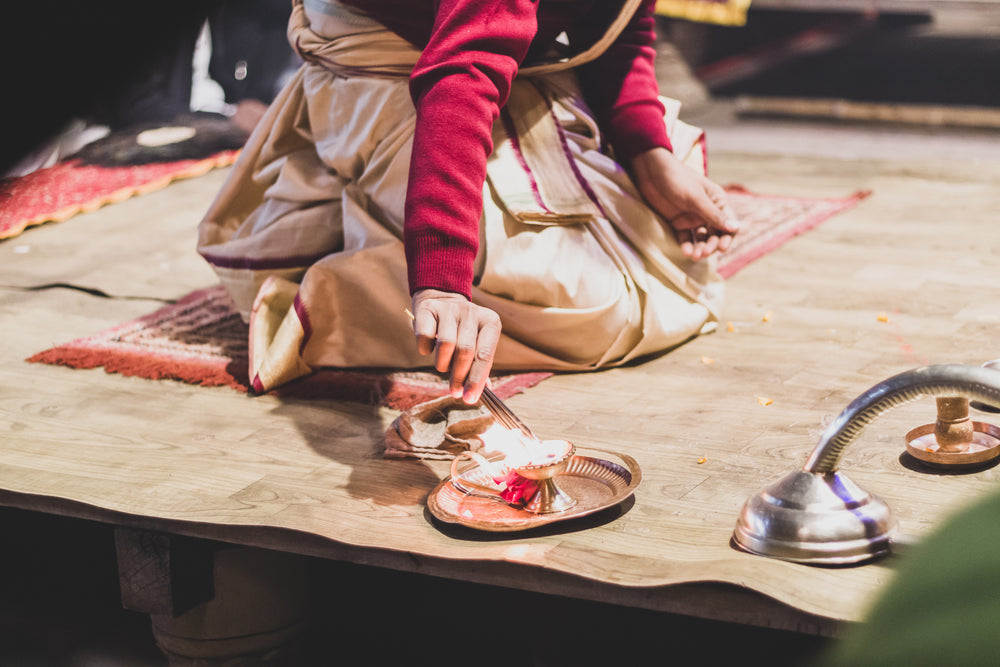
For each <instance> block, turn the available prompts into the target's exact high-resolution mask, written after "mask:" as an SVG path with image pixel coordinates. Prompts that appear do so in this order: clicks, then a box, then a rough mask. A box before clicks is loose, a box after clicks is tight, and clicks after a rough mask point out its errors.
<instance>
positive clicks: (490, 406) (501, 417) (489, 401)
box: [480, 387, 538, 440]
mask: <svg viewBox="0 0 1000 667" xmlns="http://www.w3.org/2000/svg"><path fill="white" fill-rule="evenodd" d="M480 399H481V401H482V403H483V405H484V406H486V409H487V410H489V411H490V413H491V414H492V415H493V417H494V419H496V420H497V422H499V423H500V424H501V425H503V426H505V427H507V428H508V429H510V430H512V431H520V432H521V433H523V434H524V435H525V436H527V437H528V438H531V439H532V440H538V436H536V435H535V434H534V433H532V432H531V429H530V428H528V426H527V424H525V423H524V422H523V421H521V420H520V419H518V417H517V415H515V414H514V411H513V410H511V409H510V408H508V407H507V404H506V403H504V402H503V401H501V400H500V397H499V396H497V395H496V394H494V393H493V390H492V389H490V388H489V387H483V393H482V396H481V397H480Z"/></svg>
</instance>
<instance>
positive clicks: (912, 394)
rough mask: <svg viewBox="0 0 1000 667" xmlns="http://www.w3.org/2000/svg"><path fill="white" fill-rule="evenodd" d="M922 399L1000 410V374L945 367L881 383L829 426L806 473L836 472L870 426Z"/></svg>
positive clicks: (943, 365) (931, 368)
mask: <svg viewBox="0 0 1000 667" xmlns="http://www.w3.org/2000/svg"><path fill="white" fill-rule="evenodd" d="M921 396H958V397H962V398H969V399H974V400H977V401H980V402H982V403H985V404H987V405H992V406H996V407H1000V370H994V369H991V368H982V367H978V366H964V365H961V364H941V365H937V366H924V367H923V368H916V369H914V370H910V371H906V372H904V373H900V374H899V375H894V376H893V377H891V378H888V379H886V380H883V381H882V382H879V383H878V384H877V385H875V386H874V387H872V388H871V389H869V390H868V391H866V392H865V393H863V394H861V395H860V396H858V397H857V398H856V399H854V400H853V401H851V403H850V405H848V406H847V407H846V408H844V410H843V412H841V413H840V415H838V416H837V418H836V419H834V420H833V422H831V423H830V425H829V426H827V428H826V430H825V431H824V432H823V435H822V437H820V441H819V444H817V445H816V448H815V449H814V450H813V452H812V454H811V455H810V456H809V460H808V461H806V464H805V467H804V470H805V471H806V472H811V473H816V474H820V475H823V474H827V473H832V472H834V471H836V470H837V468H838V466H839V465H840V460H841V458H843V455H844V450H846V449H847V446H848V445H850V444H851V443H852V442H854V441H855V440H856V439H857V438H858V436H859V435H861V432H862V431H863V430H864V429H865V427H866V426H868V424H870V423H871V422H873V421H874V420H875V419H876V418H877V417H879V416H880V415H882V414H884V413H886V412H888V411H889V410H891V409H892V408H895V407H897V406H900V405H905V404H906V403H910V402H912V401H915V400H916V399H918V398H920V397H921Z"/></svg>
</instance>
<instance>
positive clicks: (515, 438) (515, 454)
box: [470, 424, 570, 505]
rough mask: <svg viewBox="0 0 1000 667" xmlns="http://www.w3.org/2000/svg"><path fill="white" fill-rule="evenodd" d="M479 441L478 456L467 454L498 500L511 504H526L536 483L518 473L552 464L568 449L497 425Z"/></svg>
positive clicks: (556, 442) (557, 441)
mask: <svg viewBox="0 0 1000 667" xmlns="http://www.w3.org/2000/svg"><path fill="white" fill-rule="evenodd" d="M479 438H480V440H482V442H483V449H482V450H481V453H474V452H470V455H471V456H472V457H473V458H474V459H476V460H477V461H478V462H479V465H480V466H481V467H482V469H483V472H485V473H486V474H487V475H489V476H490V477H491V478H492V479H493V482H494V483H495V484H496V485H497V487H498V489H499V492H500V497H501V498H503V500H505V501H506V502H508V503H510V504H512V505H526V504H527V503H528V502H529V501H530V500H531V499H532V497H534V495H535V494H536V493H537V492H538V487H539V484H538V482H536V481H534V480H531V479H527V478H526V477H523V476H521V475H520V474H518V470H519V469H521V468H524V467H525V466H540V465H545V464H547V463H553V462H555V461H556V460H558V459H560V458H562V457H563V456H565V455H566V453H567V452H568V449H569V447H570V444H569V443H568V442H566V441H564V440H534V439H532V438H528V437H526V436H525V435H524V434H522V433H521V432H520V431H513V430H511V429H508V428H505V427H504V426H501V425H500V424H494V425H493V426H490V427H489V428H488V429H487V430H486V431H484V432H483V433H481V434H479ZM497 455H499V457H498V456H497ZM487 457H488V458H487Z"/></svg>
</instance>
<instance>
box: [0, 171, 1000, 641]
mask: <svg viewBox="0 0 1000 667" xmlns="http://www.w3.org/2000/svg"><path fill="white" fill-rule="evenodd" d="M713 169H714V173H713V177H715V178H716V179H717V180H718V181H720V182H723V183H727V182H740V183H743V184H744V185H746V186H747V187H749V188H750V189H752V190H756V191H760V192H769V193H781V194H790V195H803V196H844V195H845V194H847V193H850V192H853V191H855V190H858V189H871V190H873V192H874V194H873V196H872V197H870V198H869V199H868V200H866V201H865V202H863V203H862V204H860V205H859V206H858V207H857V208H855V209H853V210H851V211H848V212H846V213H843V214H840V215H838V216H836V217H835V218H833V219H831V220H829V221H827V222H825V223H823V224H822V225H820V226H819V227H818V228H816V229H814V230H812V231H810V232H809V233H807V234H805V235H803V236H800V237H798V238H795V239H793V240H791V241H790V242H788V243H787V244H786V245H785V246H784V247H782V248H781V249H779V250H778V251H775V252H773V253H771V254H770V255H768V256H767V257H764V258H762V259H760V260H757V261H756V262H754V263H752V264H751V265H749V266H748V267H746V268H745V269H743V270H742V271H741V272H739V273H738V274H737V275H736V276H734V277H733V278H732V279H730V281H729V288H728V289H729V292H728V303H727V306H726V309H725V312H724V316H723V322H722V323H721V326H720V328H719V331H717V332H716V333H714V334H711V335H707V336H703V337H701V338H699V339H697V340H694V341H692V342H690V343H689V344H687V345H684V346H683V347H681V348H679V349H677V350H675V351H673V352H671V353H669V354H667V355H663V356H660V357H658V358H654V359H649V360H645V361H644V362H643V363H637V364H634V365H632V366H631V367H628V368H622V369H616V370H610V371H604V372H598V373H583V374H572V375H560V376H556V377H553V378H551V379H549V380H546V381H544V382H543V383H541V384H540V385H538V386H536V387H534V388H532V389H530V390H528V391H527V392H526V393H524V394H522V395H518V396H515V397H513V398H511V399H509V401H508V403H509V405H510V406H511V407H512V408H513V409H514V410H515V411H516V412H517V413H518V414H519V415H520V416H521V417H522V418H523V419H524V420H525V421H526V422H527V423H528V424H529V425H531V427H532V429H533V430H535V431H536V432H537V433H539V434H540V435H541V436H543V437H553V438H556V437H558V438H566V439H569V440H572V441H574V442H575V443H577V444H578V445H580V446H586V447H596V448H603V449H610V450H612V451H617V452H623V453H627V454H628V455H630V456H633V457H634V458H635V459H636V460H637V461H638V462H639V465H640V467H641V469H642V474H643V482H642V484H641V486H640V487H639V489H638V490H637V492H636V494H635V497H634V501H632V502H630V503H628V504H627V506H625V507H623V508H622V510H627V511H623V512H619V513H618V514H610V515H602V516H600V517H595V518H593V519H592V520H590V521H587V522H584V523H580V524H577V523H574V524H572V525H570V526H565V527H563V526H559V525H558V524H557V526H556V527H552V528H549V529H545V530H541V531H538V532H533V533H530V534H515V535H511V534H505V535H502V536H499V535H483V534H479V533H475V532H473V531H468V530H459V529H457V528H455V527H447V526H437V525H435V524H434V523H433V522H432V521H431V519H430V518H429V516H428V514H427V512H426V508H425V501H426V495H427V493H428V492H429V490H430V489H432V488H433V487H434V485H435V484H436V483H437V482H438V481H439V480H440V479H442V478H443V477H444V476H445V475H446V474H447V464H446V463H443V462H421V461H398V460H385V459H383V458H382V457H381V447H382V442H381V438H382V433H383V430H384V428H385V427H386V426H387V425H388V424H389V423H390V422H391V420H392V419H393V418H394V417H395V413H393V412H392V411H390V410H387V409H381V408H374V407H371V406H367V405H362V404H356V403H350V402H342V401H333V400H327V399H325V398H323V397H322V396H316V397H314V398H312V399H302V398H287V397H286V398H277V397H273V396H261V397H248V396H245V395H242V394H239V393H237V392H234V391H232V390H230V389H226V388H201V387H194V386H189V385H184V384H180V383H176V382H170V381H149V380H143V379H138V378H128V377H122V376H116V375H108V374H106V373H104V372H103V371H101V370H92V371H81V370H69V369H66V368H61V367H54V366H44V365H35V364H27V363H25V362H24V359H25V358H27V357H28V356H30V355H31V354H34V353H36V352H38V351H40V350H41V349H44V348H45V347H48V346H50V345H52V344H56V343H61V342H66V341H68V340H71V339H74V338H77V337H80V336H84V335H88V334H90V333H94V332H96V331H98V330H100V329H103V328H105V327H108V326H112V325H115V324H118V323H121V322H123V321H125V320H127V319H130V318H133V317H136V316H139V315H142V314H145V313H147V312H150V311H152V310H154V309H155V308H156V307H157V306H158V305H159V302H156V301H136V300H116V299H111V300H108V299H99V298H97V297H94V296H91V295H88V294H84V293H80V292H75V291H70V290H64V289H52V290H44V291H34V292H28V291H22V290H19V289H13V288H11V287H10V286H22V287H24V286H30V285H32V284H38V283H43V282H44V283H48V282H55V281H62V282H73V283H77V284H83V285H87V286H91V287H98V288H100V289H103V290H105V291H107V292H109V293H112V294H120V295H130V296H136V295H139V296H147V297H151V298H158V299H170V298H179V297H181V296H183V295H184V294H186V293H187V292H189V291H191V290H193V289H196V288H201V287H206V286H208V285H211V284H213V283H214V278H213V276H212V274H211V271H210V270H209V269H208V268H207V266H205V265H204V264H203V263H202V262H201V260H200V259H199V258H198V257H197V256H196V255H195V253H194V239H195V226H196V224H197V220H198V218H199V216H200V214H201V212H202V211H203V210H204V208H205V207H207V205H208V203H209V202H210V200H211V197H212V196H213V195H214V193H215V191H216V190H217V189H218V187H219V185H220V183H221V178H222V177H223V176H224V172H215V173H211V174H209V175H207V176H205V177H202V178H199V179H194V180H191V181H183V182H178V183H175V184H173V185H171V186H169V187H168V188H166V189H164V190H162V191H160V192H156V193H152V194H149V195H146V196H143V197H140V198H136V199H133V200H129V201H126V202H122V203H121V204H118V205H115V206H113V207H108V208H106V209H102V210H100V211H97V212H94V213H90V214H85V215H81V216H78V217H76V218H73V219H71V220H69V221H67V222H64V223H60V224H53V225H45V226H41V227H38V228H34V229H30V230H28V231H27V232H26V233H25V234H23V235H22V236H20V237H18V238H16V239H13V240H11V241H7V242H5V243H3V244H0V284H3V285H7V286H8V287H5V288H3V289H0V317H2V318H3V322H4V343H5V344H4V345H3V346H0V432H2V433H3V437H2V441H3V446H2V447H0V502H2V503H4V504H8V505H12V506H18V507H26V508H31V509H38V510H41V511H48V512H54V513H62V514H67V515H70V516H83V517H87V518H97V519H100V520H103V521H107V522H110V523H115V524H118V525H122V526H126V527H136V528H143V529H151V530H161V531H165V532H174V533H176V534H181V535H189V536H195V537H203V538H208V539H218V540H223V541H228V542H232V543H240V544H248V545H252V546H266V547H269V548H272V549H279V550H285V551H289V552H293V553H303V554H309V555H319V556H324V557H327V558H335V559H343V560H351V561H354V562H359V563H367V564H376V565H381V566H384V567H391V568H396V569H403V570H409V571H414V572H420V573H426V574H431V575H437V576H445V577H452V578H457V579H464V580H469V581H479V582H484V583H492V584H500V585H504V586H509V587H514V588H523V589H526V590H535V591H544V592H549V593H555V594H559V595H566V596H570V597H579V598H588V599H599V600H607V601H612V602H616V603H621V604H629V605H633V606H637V607H644V608H650V609H661V610H665V611H672V612H679V613H686V614H691V615H696V616H703V617H708V618H717V619H721V620H735V621H739V622H744V623H752V624H756V625H765V626H770V627H781V628H791V629H796V630H800V631H804V632H811V633H817V634H834V633H836V632H838V628H839V627H840V626H841V625H842V624H843V623H844V622H850V621H855V620H858V619H860V618H861V617H862V616H863V613H864V610H865V609H866V607H867V605H868V604H869V603H870V601H871V600H872V599H873V597H874V595H876V594H877V593H878V591H879V590H880V589H881V587H882V586H883V585H884V584H885V582H886V581H887V580H888V579H889V578H891V576H892V572H893V566H894V560H893V559H888V560H884V561H881V562H876V563H871V564H867V565H864V566H859V567H852V568H838V569H830V568H816V567H809V566H804V565H796V564H791V563H786V562H782V561H777V560H772V559H765V558H761V557H757V556H752V555H749V554H746V553H743V552H741V551H739V550H737V549H735V548H734V547H733V546H732V545H731V544H730V537H731V534H732V530H733V527H734V525H735V521H736V517H737V515H738V513H739V511H740V508H741V507H742V505H743V503H744V502H745V501H746V499H747V498H749V497H750V496H751V495H753V494H756V493H757V492H758V491H759V490H760V489H761V488H762V487H763V486H765V485H766V484H768V483H769V482H771V481H774V480H776V479H778V478H780V477H782V476H784V475H785V474H787V473H788V472H791V471H792V470H794V469H795V468H796V467H798V466H801V465H802V464H803V463H804V461H805V459H806V457H807V456H808V454H809V452H810V451H811V450H812V448H813V446H814V445H815V444H816V442H817V439H818V437H819V434H820V433H821V431H822V429H823V427H824V426H825V425H826V423H828V422H829V421H830V420H831V419H833V418H834V417H835V416H836V415H837V414H838V413H839V412H840V411H841V410H842V409H843V408H844V407H846V405H847V404H848V403H849V402H850V401H851V400H852V399H853V398H855V397H856V396H857V395H859V394H860V393H862V392H863V391H865V390H866V389H868V388H869V387H871V386H872V385H874V384H876V383H878V382H880V381H881V380H883V379H885V378H886V377H889V376H890V375H894V374H896V373H899V372H902V371H904V370H908V369H910V368H913V367H916V366H919V365H923V364H929V363H966V364H977V365H978V364H980V363H982V362H983V361H986V360H988V359H992V358H995V357H1000V350H998V349H997V348H996V335H995V332H996V330H997V326H998V325H1000V279H998V278H1000V270H998V269H997V262H998V260H1000V227H997V225H996V224H995V212H996V210H998V209H1000V189H998V188H997V187H996V183H997V182H998V181H1000V165H998V164H992V163H980V164H978V165H970V164H963V163H944V162H940V161H930V160H928V161H927V162H915V161H912V160H909V161H907V162H906V163H896V162H892V161H884V162H874V161H873V162H863V163H861V162H854V161H851V162H840V161H837V160H832V159H810V160H805V159H803V158H791V157H780V156H777V157H762V156H759V155H755V156H743V155H738V154H731V155H725V154H718V155H715V156H714V158H713ZM18 248H19V249H18ZM24 248H27V251H25V250H24ZM16 249H17V250H16ZM730 323H731V325H732V326H731V327H730V326H728V325H729V324H730ZM760 398H767V399H769V400H770V403H769V404H767V405H764V404H763V403H766V401H761V400H759V399H760ZM974 418H978V419H982V420H984V421H989V416H985V417H983V416H981V415H974ZM933 420H934V402H933V401H932V400H930V399H928V400H926V401H923V400H921V401H917V402H915V403H912V404H910V405H907V406H904V407H901V408H898V409H896V410H895V411H893V412H890V413H889V414H887V415H885V416H884V417H882V418H880V419H879V420H878V421H877V422H875V423H874V424H872V425H871V426H869V427H868V429H867V430H866V431H865V433H864V435H863V437H862V438H861V439H860V440H859V441H858V442H857V443H855V444H854V445H853V446H852V447H851V448H850V450H849V451H848V452H847V453H846V456H845V459H844V463H843V466H842V468H843V470H844V471H845V472H847V473H848V474H849V475H850V477H851V478H852V479H853V480H854V481H856V482H857V483H858V484H860V485H861V486H862V487H864V488H865V489H867V490H869V491H871V492H873V493H876V494H878V495H880V496H882V497H883V498H884V499H885V500H886V501H887V502H888V503H889V505H890V507H891V508H892V509H893V511H894V513H895V514H896V516H897V518H898V519H899V520H900V522H901V527H902V530H903V531H904V532H906V533H909V534H913V535H918V536H919V535H922V534H925V533H926V532H927V531H929V530H932V529H933V528H934V527H935V526H936V525H938V524H939V522H940V521H942V520H943V519H944V518H945V517H946V516H947V515H948V514H949V513H950V512H952V511H954V510H955V509H957V508H958V507H960V506H962V505H963V504H964V503H966V502H968V501H970V500H972V499H973V498H975V497H978V496H980V495H982V494H984V493H988V492H991V491H993V490H994V489H995V488H996V485H995V482H996V479H997V472H996V469H988V470H984V471H980V472H976V473H972V474H964V475H948V474H929V473H928V472H927V471H926V470H920V469H915V468H914V467H912V466H907V465H906V461H905V459H904V458H903V457H902V456H901V455H902V453H903V452H904V451H905V446H904V441H903V436H904V435H905V433H906V432H907V431H909V430H910V429H912V428H913V427H915V426H919V425H921V424H924V423H928V422H931V421H933Z"/></svg>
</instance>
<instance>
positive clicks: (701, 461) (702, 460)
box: [698, 456, 708, 464]
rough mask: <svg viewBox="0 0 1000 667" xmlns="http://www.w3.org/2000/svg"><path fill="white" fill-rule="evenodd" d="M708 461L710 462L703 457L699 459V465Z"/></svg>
mask: <svg viewBox="0 0 1000 667" xmlns="http://www.w3.org/2000/svg"><path fill="white" fill-rule="evenodd" d="M707 460H708V459H706V458H705V457H704V456H702V457H701V458H700V459H698V463H699V464H700V463H704V462H705V461H707Z"/></svg>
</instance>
